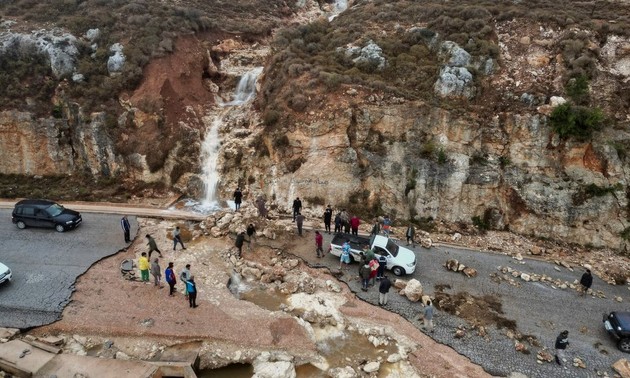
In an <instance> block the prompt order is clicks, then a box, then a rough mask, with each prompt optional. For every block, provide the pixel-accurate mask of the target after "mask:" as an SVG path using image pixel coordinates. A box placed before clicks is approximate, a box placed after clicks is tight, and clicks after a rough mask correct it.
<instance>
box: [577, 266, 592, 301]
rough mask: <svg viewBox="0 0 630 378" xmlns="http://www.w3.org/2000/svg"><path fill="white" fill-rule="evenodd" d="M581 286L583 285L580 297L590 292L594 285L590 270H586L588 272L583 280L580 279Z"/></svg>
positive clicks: (583, 275)
mask: <svg viewBox="0 0 630 378" xmlns="http://www.w3.org/2000/svg"><path fill="white" fill-rule="evenodd" d="M580 285H582V290H580V296H583V295H586V294H587V293H588V290H589V289H590V288H591V285H593V275H592V274H591V270H590V269H586V272H584V274H582V278H581V279H580Z"/></svg>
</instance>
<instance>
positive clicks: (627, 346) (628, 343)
mask: <svg viewBox="0 0 630 378" xmlns="http://www.w3.org/2000/svg"><path fill="white" fill-rule="evenodd" d="M617 348H619V350H620V351H622V352H624V353H630V339H621V340H619V342H618V343H617Z"/></svg>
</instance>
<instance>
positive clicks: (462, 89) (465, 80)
mask: <svg viewBox="0 0 630 378" xmlns="http://www.w3.org/2000/svg"><path fill="white" fill-rule="evenodd" d="M433 90H434V92H435V94H436V95H438V96H440V97H442V98H447V97H450V98H466V99H472V98H473V97H474V95H475V87H474V82H473V76H472V74H471V73H470V71H468V69H466V68H465V67H448V66H445V67H442V69H441V70H440V76H439V77H438V79H437V81H436V82H435V84H434V85H433Z"/></svg>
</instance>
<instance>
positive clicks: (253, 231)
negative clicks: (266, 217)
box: [246, 223, 256, 251]
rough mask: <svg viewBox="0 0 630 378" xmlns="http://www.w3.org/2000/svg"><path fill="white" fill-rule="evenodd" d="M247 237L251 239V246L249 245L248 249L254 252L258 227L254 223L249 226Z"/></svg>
mask: <svg viewBox="0 0 630 378" xmlns="http://www.w3.org/2000/svg"><path fill="white" fill-rule="evenodd" d="M246 231H247V237H248V238H249V244H248V245H247V249H248V250H249V251H251V250H252V242H254V241H256V227H255V226H254V224H253V223H250V224H249V226H247V230H246Z"/></svg>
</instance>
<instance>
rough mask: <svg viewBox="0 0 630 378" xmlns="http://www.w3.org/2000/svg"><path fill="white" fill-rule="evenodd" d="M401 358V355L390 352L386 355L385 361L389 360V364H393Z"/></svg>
mask: <svg viewBox="0 0 630 378" xmlns="http://www.w3.org/2000/svg"><path fill="white" fill-rule="evenodd" d="M400 360H402V356H401V355H400V354H398V353H392V354H390V355H389V356H387V362H389V363H390V364H395V363H396V362H398V361H400Z"/></svg>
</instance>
